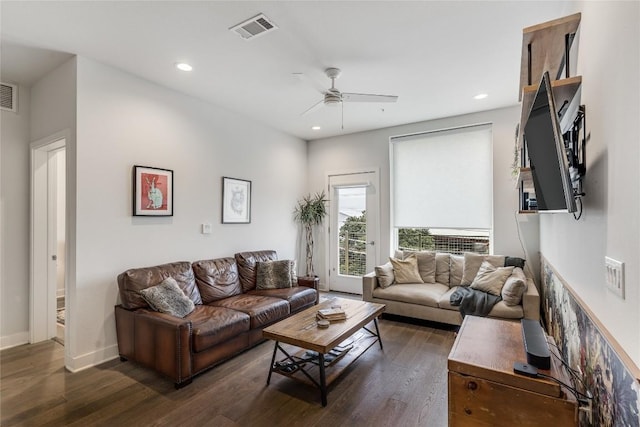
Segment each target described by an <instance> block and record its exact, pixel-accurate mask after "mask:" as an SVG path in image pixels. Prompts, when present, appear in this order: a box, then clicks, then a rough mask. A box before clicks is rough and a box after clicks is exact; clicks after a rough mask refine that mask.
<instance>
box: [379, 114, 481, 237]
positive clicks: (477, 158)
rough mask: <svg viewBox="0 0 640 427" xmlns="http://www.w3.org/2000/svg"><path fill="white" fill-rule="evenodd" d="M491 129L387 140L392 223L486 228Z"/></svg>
mask: <svg viewBox="0 0 640 427" xmlns="http://www.w3.org/2000/svg"><path fill="white" fill-rule="evenodd" d="M491 140H492V136H491V125H479V126H469V127H464V128H459V129H454V130H446V131H438V132H430V133H423V134H418V135H411V136H403V137H397V138H391V153H390V158H391V171H392V173H391V180H392V182H391V186H392V198H393V201H392V215H393V224H394V226H395V227H400V228H480V229H489V228H491V216H492V204H493V202H492V200H493V190H492V189H493V185H492V182H493V179H492V155H491V145H492V144H491Z"/></svg>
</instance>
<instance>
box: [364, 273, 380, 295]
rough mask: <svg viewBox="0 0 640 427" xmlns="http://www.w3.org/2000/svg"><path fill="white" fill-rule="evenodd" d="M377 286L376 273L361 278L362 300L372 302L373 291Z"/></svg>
mask: <svg viewBox="0 0 640 427" xmlns="http://www.w3.org/2000/svg"><path fill="white" fill-rule="evenodd" d="M377 286H378V278H377V277H376V273H375V272H374V271H372V272H371V273H368V274H365V275H364V276H362V300H363V301H370V302H371V301H373V290H374V289H375V288H376V287H377Z"/></svg>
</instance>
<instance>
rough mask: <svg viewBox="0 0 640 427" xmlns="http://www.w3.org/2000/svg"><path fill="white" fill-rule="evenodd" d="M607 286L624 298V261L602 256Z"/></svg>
mask: <svg viewBox="0 0 640 427" xmlns="http://www.w3.org/2000/svg"><path fill="white" fill-rule="evenodd" d="M604 265H605V269H606V271H605V275H606V278H605V280H606V285H607V288H608V289H609V290H610V291H611V292H613V293H614V294H616V295H618V296H619V297H620V298H622V299H624V262H622V261H617V260H615V259H613V258H609V257H604Z"/></svg>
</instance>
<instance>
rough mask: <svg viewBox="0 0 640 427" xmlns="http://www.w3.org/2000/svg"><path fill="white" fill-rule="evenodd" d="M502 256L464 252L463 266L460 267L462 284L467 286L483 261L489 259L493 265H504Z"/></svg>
mask: <svg viewBox="0 0 640 427" xmlns="http://www.w3.org/2000/svg"><path fill="white" fill-rule="evenodd" d="M504 258H505V257H504V256H501V255H482V254H476V253H473V252H465V253H464V267H463V269H462V280H461V281H460V284H461V285H462V286H469V285H471V283H472V282H473V279H475V278H476V275H477V274H478V270H479V269H480V265H482V262H483V261H489V263H490V264H491V265H493V266H494V267H502V266H504Z"/></svg>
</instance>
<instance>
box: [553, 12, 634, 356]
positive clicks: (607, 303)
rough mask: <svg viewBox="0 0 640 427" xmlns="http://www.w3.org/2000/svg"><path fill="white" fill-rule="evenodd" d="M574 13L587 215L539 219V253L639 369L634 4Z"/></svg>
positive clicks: (585, 213) (585, 212)
mask: <svg viewBox="0 0 640 427" xmlns="http://www.w3.org/2000/svg"><path fill="white" fill-rule="evenodd" d="M579 11H581V12H582V21H581V24H580V36H579V37H580V40H579V52H578V64H577V65H578V66H577V74H579V75H582V82H583V83H582V102H583V104H585V105H586V111H587V132H588V133H589V134H590V139H589V141H588V144H587V175H586V180H585V185H584V190H585V192H586V193H587V195H586V197H585V198H584V203H585V210H584V213H583V217H582V219H580V220H579V221H575V220H574V219H573V218H572V216H571V215H545V216H541V220H540V248H541V252H542V254H543V255H544V256H545V257H546V258H547V259H548V260H549V262H550V263H551V264H552V265H553V266H554V267H555V268H556V269H557V270H558V272H559V273H560V275H561V276H562V277H563V278H564V279H565V281H567V282H568V283H569V285H570V286H571V287H572V288H573V289H574V290H575V291H576V292H577V293H578V295H579V296H580V297H581V298H582V299H583V300H584V301H585V303H586V304H587V305H588V306H589V308H590V309H591V310H592V311H593V312H594V313H595V315H596V316H597V317H598V318H599V319H600V321H601V322H602V323H603V324H604V326H605V327H606V328H607V329H608V331H609V332H610V333H611V334H612V335H613V336H614V338H615V339H616V340H617V341H618V342H619V343H620V344H621V345H622V347H623V348H624V349H625V351H626V352H627V353H628V354H629V356H631V358H632V359H633V360H634V361H635V363H636V365H639V366H640V332H639V331H640V327H639V326H640V314H639V310H638V307H640V292H639V290H638V284H639V282H640V269H639V267H640V246H639V241H640V239H639V238H640V226H639V224H638V221H639V219H640V193H639V185H638V184H639V183H640V174H639V172H638V165H639V160H640V150H639V149H638V145H639V141H640V124H639V123H640V121H639V120H638V118H639V117H640V85H639V83H638V82H639V81H640V65H639V62H640V59H639V56H640V29H639V28H640V26H639V25H638V23H639V22H640V4H639V3H638V2H590V1H588V2H583V3H581V4H580V7H579ZM605 256H610V257H613V258H615V259H617V260H620V261H623V262H624V263H625V269H626V277H625V280H626V296H625V299H624V300H622V299H620V298H618V297H617V296H615V295H614V294H613V293H611V292H609V291H607V290H606V289H605V287H604V284H605V274H604V272H605V270H604V258H605Z"/></svg>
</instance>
